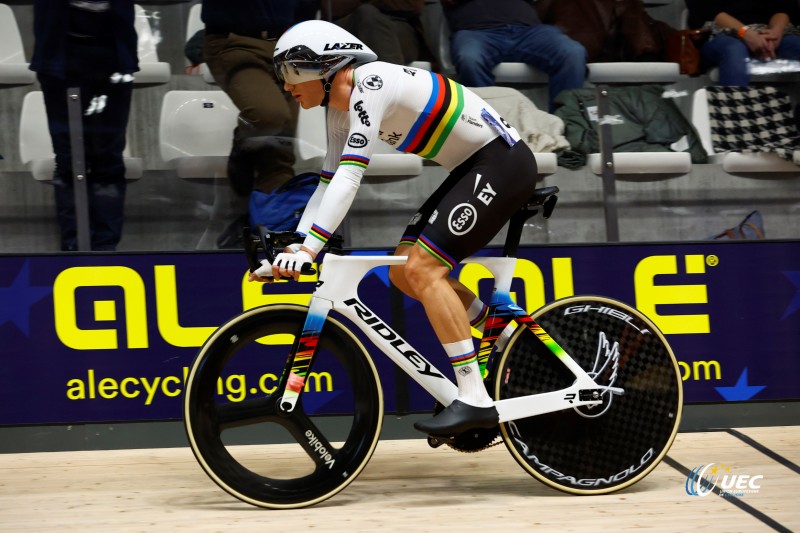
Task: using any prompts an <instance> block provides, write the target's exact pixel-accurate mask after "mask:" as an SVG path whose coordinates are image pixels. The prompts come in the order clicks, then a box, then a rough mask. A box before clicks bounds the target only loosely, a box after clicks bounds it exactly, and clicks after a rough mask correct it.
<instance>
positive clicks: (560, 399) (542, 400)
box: [494, 387, 621, 422]
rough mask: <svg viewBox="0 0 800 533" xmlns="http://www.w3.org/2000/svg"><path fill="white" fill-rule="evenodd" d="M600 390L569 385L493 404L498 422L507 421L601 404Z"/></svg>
mask: <svg viewBox="0 0 800 533" xmlns="http://www.w3.org/2000/svg"><path fill="white" fill-rule="evenodd" d="M602 390H603V389H599V388H598V389H580V388H577V387H569V388H566V389H562V390H558V391H553V392H544V393H540V394H531V395H529V396H520V397H518V398H508V399H505V400H498V401H496V402H494V406H495V408H496V409H497V413H498V414H499V415H500V422H508V421H509V420H517V419H520V418H527V417H529V416H537V415H543V414H547V413H554V412H556V411H563V410H564V409H571V408H573V407H579V406H582V405H601V404H602V403H603V400H602V394H601V393H602ZM620 390H621V389H620Z"/></svg>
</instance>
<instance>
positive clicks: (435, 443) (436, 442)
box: [428, 435, 452, 448]
mask: <svg viewBox="0 0 800 533" xmlns="http://www.w3.org/2000/svg"><path fill="white" fill-rule="evenodd" d="M451 440H452V437H451ZM445 441H446V439H445V437H434V436H432V435H428V446H430V447H431V448H438V447H439V446H441V445H442V444H446V442H445Z"/></svg>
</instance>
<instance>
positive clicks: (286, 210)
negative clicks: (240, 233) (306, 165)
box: [248, 172, 319, 231]
mask: <svg viewBox="0 0 800 533" xmlns="http://www.w3.org/2000/svg"><path fill="white" fill-rule="evenodd" d="M318 184H319V174H315V173H312V172H308V173H305V174H300V175H297V176H295V177H293V178H292V179H290V180H289V181H287V182H286V183H284V184H283V185H281V186H280V187H278V188H277V189H275V190H274V191H272V192H268V193H265V192H261V191H259V190H257V189H254V190H253V191H252V192H251V193H250V203H249V205H248V207H249V211H250V216H249V218H250V228H251V229H253V230H254V231H255V229H256V228H257V227H258V226H264V227H266V228H268V229H270V230H272V231H291V230H294V229H296V228H297V224H298V222H300V217H301V216H302V215H303V211H304V210H305V208H306V204H307V203H308V200H309V199H310V198H311V195H312V194H314V191H315V190H317V185H318Z"/></svg>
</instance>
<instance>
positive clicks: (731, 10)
mask: <svg viewBox="0 0 800 533" xmlns="http://www.w3.org/2000/svg"><path fill="white" fill-rule="evenodd" d="M686 7H687V8H688V9H689V21H688V22H689V25H690V27H694V28H699V27H706V28H708V29H710V30H711V37H710V38H709V39H708V41H706V42H705V43H704V44H703V46H702V47H701V48H700V55H701V57H702V60H703V64H704V65H705V66H706V67H708V68H713V67H719V85H728V86H747V85H750V73H749V70H748V63H749V62H750V59H751V58H752V59H755V60H760V61H771V60H774V59H791V60H800V30H798V28H797V27H796V26H795V24H798V19H800V5H798V2H797V0H773V1H771V2H754V1H752V0H713V1H710V0H703V1H699V0H686Z"/></svg>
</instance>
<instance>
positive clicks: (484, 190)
mask: <svg viewBox="0 0 800 533" xmlns="http://www.w3.org/2000/svg"><path fill="white" fill-rule="evenodd" d="M536 176H537V169H536V160H535V158H534V157H533V153H532V152H531V150H530V148H528V146H527V145H526V144H525V143H524V142H522V141H519V142H517V143H516V144H515V145H514V146H513V147H511V146H509V145H508V143H506V142H505V141H504V140H503V139H502V138H500V137H498V138H497V139H495V140H493V141H492V142H490V143H489V144H487V145H486V146H484V147H483V148H481V149H480V150H478V151H477V152H475V153H474V154H472V155H471V156H470V157H469V159H467V160H466V161H464V162H463V163H461V164H460V165H459V166H458V167H456V168H455V169H453V172H451V173H450V175H449V176H448V177H447V179H445V181H444V182H443V183H442V184H441V185H440V186H439V188H438V189H436V191H435V192H434V193H433V194H432V195H431V197H430V198H428V200H427V201H425V203H424V204H422V207H420V208H419V210H418V211H417V213H416V214H415V215H414V216H413V217H412V218H411V221H410V222H409V224H408V226H407V227H406V230H405V232H404V233H403V238H402V239H401V240H400V244H409V245H413V244H419V245H420V246H422V247H423V248H425V250H426V251H428V252H429V253H430V254H431V255H433V256H434V257H436V258H437V259H438V260H439V261H441V262H442V263H443V264H444V265H446V266H448V267H449V268H450V269H453V268H455V266H456V265H457V264H458V263H459V262H460V261H461V260H462V259H464V258H466V257H469V256H471V255H473V254H474V253H475V252H477V251H478V250H480V249H481V248H483V247H484V246H486V244H488V243H489V242H490V241H491V240H492V239H493V238H494V236H495V235H497V233H498V232H499V231H500V230H501V229H502V228H503V226H504V225H505V223H506V222H508V220H509V219H510V218H511V216H512V215H513V214H514V213H515V212H516V211H517V210H518V209H520V208H521V207H522V206H523V205H524V204H525V202H526V201H527V200H528V199H529V198H530V197H531V195H532V194H533V191H534V189H535V188H536Z"/></svg>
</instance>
